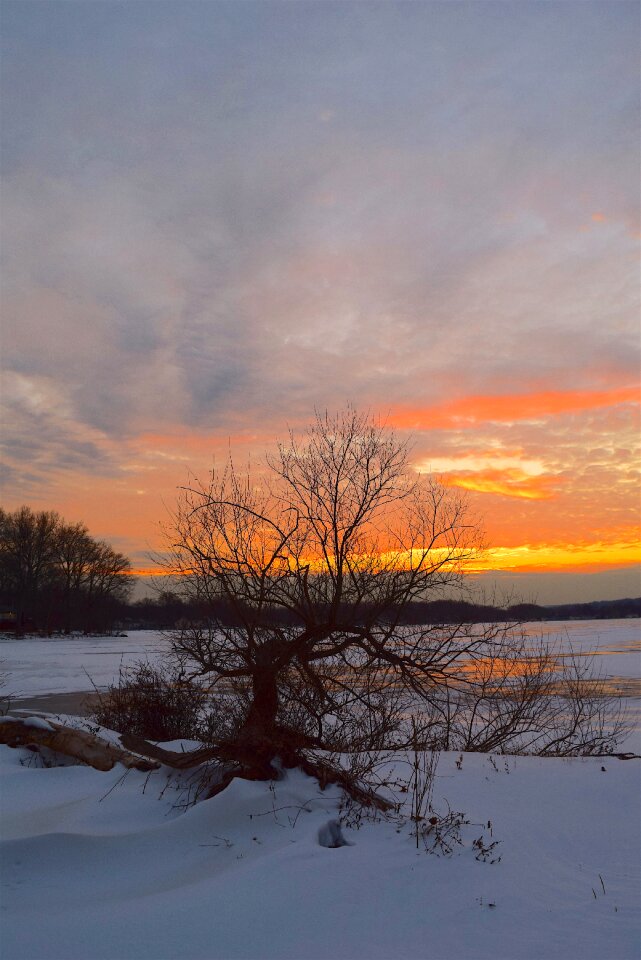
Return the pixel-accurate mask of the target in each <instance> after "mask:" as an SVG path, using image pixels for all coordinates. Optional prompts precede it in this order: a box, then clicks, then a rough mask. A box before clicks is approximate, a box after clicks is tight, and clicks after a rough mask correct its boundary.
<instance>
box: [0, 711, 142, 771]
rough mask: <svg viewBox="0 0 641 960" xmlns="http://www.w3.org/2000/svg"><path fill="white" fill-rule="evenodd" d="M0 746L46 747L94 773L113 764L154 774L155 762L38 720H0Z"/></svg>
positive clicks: (108, 768) (88, 734)
mask: <svg viewBox="0 0 641 960" xmlns="http://www.w3.org/2000/svg"><path fill="white" fill-rule="evenodd" d="M0 743H6V744H7V745H8V746H10V747H30V746H35V747H47V748H48V749H49V750H53V751H54V752H55V753H61V754H63V755H64V756H66V757H73V759H74V760H80V761H81V762H82V763H86V764H88V765H89V766H90V767H94V769H96V770H111V769H112V768H113V767H114V766H115V764H116V763H122V764H123V766H125V767H128V768H133V769H134V770H142V771H147V770H157V769H158V768H159V767H160V764H159V763H158V762H157V761H156V760H147V759H143V758H141V757H137V756H134V754H133V753H130V752H129V751H128V750H123V749H121V748H120V747H117V746H115V745H113V744H111V743H107V741H106V740H101V739H100V738H99V737H96V736H94V735H93V734H91V733H86V732H85V731H84V730H74V729H72V728H71V727H64V726H62V724H59V723H54V722H53V721H51V720H44V719H42V718H40V717H28V718H26V719H24V720H23V719H19V718H17V717H1V718H0Z"/></svg>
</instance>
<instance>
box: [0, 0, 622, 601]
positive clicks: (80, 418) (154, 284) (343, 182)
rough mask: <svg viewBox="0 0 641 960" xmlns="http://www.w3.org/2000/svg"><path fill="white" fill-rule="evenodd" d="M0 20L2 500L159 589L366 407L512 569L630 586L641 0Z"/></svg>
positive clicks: (211, 9) (579, 586)
mask: <svg viewBox="0 0 641 960" xmlns="http://www.w3.org/2000/svg"><path fill="white" fill-rule="evenodd" d="M3 9H4V16H3V58H2V62H3V66H2V69H3V89H4V94H3V105H2V141H3V160H2V173H3V179H4V183H3V190H2V230H3V234H4V237H3V286H2V313H3V334H2V365H3V380H2V400H3V412H2V435H3V446H4V452H3V465H4V477H3V486H2V502H3V505H4V506H5V507H7V508H11V509H12V508H14V507H16V506H19V505H20V504H22V503H28V504H29V505H31V506H32V507H34V508H36V509H55V510H58V511H59V512H60V513H61V514H62V515H63V516H64V517H65V518H66V519H67V520H83V521H84V522H85V523H86V524H87V525H88V526H89V528H90V531H91V533H92V534H93V535H95V536H99V537H104V538H106V539H108V540H109V542H110V543H111V544H112V545H113V546H115V547H116V548H117V549H120V550H123V551H124V552H126V553H127V554H128V555H129V556H131V558H132V561H133V563H134V566H135V567H136V568H137V569H139V570H145V569H148V568H149V567H150V560H149V558H148V551H149V550H150V549H157V548H158V547H159V545H160V543H161V541H160V539H159V531H158V523H159V522H160V521H162V520H164V519H166V515H167V509H168V508H169V509H170V508H171V507H172V505H173V504H174V502H175V499H176V488H177V487H178V486H179V485H180V484H184V483H185V481H186V480H187V477H188V471H191V472H192V473H194V474H196V475H198V476H203V475H204V474H206V471H207V469H208V468H209V467H210V466H211V464H212V460H213V459H214V458H215V459H216V460H217V461H218V462H220V460H221V458H222V459H224V458H225V457H226V455H227V453H228V450H229V449H230V447H231V449H232V450H233V451H234V452H235V453H237V455H238V457H239V458H240V460H241V461H243V462H245V461H246V460H247V457H248V456H251V458H252V461H254V460H255V458H257V457H258V456H259V455H260V454H261V453H262V451H263V450H264V449H265V448H266V447H268V446H269V445H270V444H271V443H273V441H274V439H275V438H276V437H277V436H282V435H283V434H284V433H285V432H286V428H287V426H288V425H289V426H292V427H295V428H296V427H299V426H303V425H305V424H306V423H307V422H309V420H310V418H311V417H313V413H314V409H315V408H318V409H325V408H329V409H330V410H335V409H337V408H339V407H342V406H344V405H345V403H346V402H351V403H353V404H355V405H356V406H357V407H358V408H359V409H367V410H370V411H372V413H375V414H380V415H381V417H382V418H383V419H384V420H386V422H387V423H389V424H390V425H392V426H394V427H396V428H397V429H398V431H399V433H400V434H401V435H402V436H405V435H408V434H411V436H412V437H413V441H414V446H413V453H412V460H413V463H414V464H415V466H416V467H417V468H420V469H421V470H432V471H435V472H437V473H438V474H440V475H441V476H442V478H443V480H444V482H445V483H447V484H451V485H454V486H456V487H460V488H463V489H465V490H467V491H469V497H470V499H471V502H472V505H473V508H474V510H475V511H476V512H477V513H478V514H479V515H480V516H481V517H482V518H483V520H484V526H485V529H486V535H487V541H488V543H489V545H490V547H491V548H492V549H491V552H490V553H489V555H488V558H487V566H488V569H490V570H495V571H498V574H497V575H496V576H497V577H498V578H499V579H500V582H501V584H503V585H508V586H509V585H511V584H512V583H516V588H517V590H518V591H519V592H520V593H521V594H522V595H524V596H526V598H527V599H531V598H538V599H539V600H540V601H541V602H557V601H563V600H567V601H574V600H586V599H603V598H606V597H624V596H631V595H635V596H637V595H639V594H640V593H641V583H640V580H639V571H640V569H641V567H640V561H641V550H640V548H639V520H640V494H639V427H640V418H639V399H640V394H639V370H640V364H639V346H640V329H639V266H638V264H639V260H638V256H639V239H640V223H639V212H640V198H639V169H640V166H639V165H640V153H639V136H640V130H641V127H640V118H639V26H640V24H639V10H640V7H639V4H638V3H636V2H634V3H628V2H626V0H622V2H610V0H608V2H598V3H591V2H576V3H575V2H562V3H556V2H550V3H539V2H536V3H528V2H498V3H495V2H483V0H481V2H476V3H463V2H461V3H458V2H433V3H432V2H425V3H421V2H416V3H402V4H396V3H392V2H390V3H370V2H359V3H350V2H340V3H334V2H321V3H315V2H311V3H306V2H300V3H281V2H269V0H266V2H258V3H254V2H229V3H226V2H215V3H214V2H194V3H192V2H190V0H181V2H171V0H169V2H163V3H160V2H158V3H147V2H145V0H139V2H126V3H117V2H113V3H112V2H109V3H103V2H93V3H89V2H64V3H63V2H56V0H47V2H44V3H40V2H11V0H5V2H4V3H3ZM515 575H516V579H514V576H515ZM492 576H494V575H492Z"/></svg>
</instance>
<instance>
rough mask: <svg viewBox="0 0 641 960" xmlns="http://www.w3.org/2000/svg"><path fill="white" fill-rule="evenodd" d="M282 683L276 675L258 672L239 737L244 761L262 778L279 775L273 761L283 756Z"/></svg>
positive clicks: (253, 681)
mask: <svg viewBox="0 0 641 960" xmlns="http://www.w3.org/2000/svg"><path fill="white" fill-rule="evenodd" d="M277 713H278V684H277V683H276V673H275V672H274V671H272V670H269V669H261V670H257V671H256V672H255V673H254V675H253V677H252V704H251V707H250V708H249V713H248V714H247V719H246V720H245V723H244V726H243V728H242V729H241V731H240V733H239V736H238V746H239V748H240V752H241V758H240V759H241V761H242V762H243V763H245V764H247V765H248V766H249V768H250V769H252V770H253V771H254V773H255V775H256V776H257V777H259V778H262V777H264V778H265V779H271V778H272V777H273V776H274V775H275V772H276V771H275V769H274V767H273V766H272V760H273V759H274V758H275V757H276V756H278V755H279V753H280V752H281V751H280V750H279V735H278V734H279V731H278V725H277V723H276V715H277Z"/></svg>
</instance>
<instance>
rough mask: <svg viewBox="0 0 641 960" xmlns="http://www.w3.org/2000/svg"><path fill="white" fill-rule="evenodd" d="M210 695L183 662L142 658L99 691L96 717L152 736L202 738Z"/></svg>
mask: <svg viewBox="0 0 641 960" xmlns="http://www.w3.org/2000/svg"><path fill="white" fill-rule="evenodd" d="M208 698H209V695H208V692H207V690H206V689H205V688H204V687H203V686H202V685H201V684H199V683H197V682H196V681H194V680H193V679H189V678H188V677H187V676H186V674H185V672H184V670H183V668H182V667H181V666H180V665H176V664H172V663H166V664H162V665H160V666H154V665H152V664H150V663H148V662H146V661H141V662H139V663H136V664H134V665H133V666H132V667H128V668H122V667H121V669H120V673H119V677H118V683H116V684H113V685H112V686H111V687H109V689H108V690H107V692H106V693H102V694H100V695H99V700H98V707H97V709H96V710H95V711H94V713H93V714H92V719H93V720H95V721H96V722H97V723H100V724H101V725H102V726H104V727H109V728H111V729H113V730H118V731H127V732H128V733H131V734H134V735H136V736H140V737H145V738H147V739H149V740H163V741H164V740H177V739H183V738H184V739H199V738H200V736H201V732H202V731H201V726H202V711H203V708H204V707H205V705H206V703H207V701H208Z"/></svg>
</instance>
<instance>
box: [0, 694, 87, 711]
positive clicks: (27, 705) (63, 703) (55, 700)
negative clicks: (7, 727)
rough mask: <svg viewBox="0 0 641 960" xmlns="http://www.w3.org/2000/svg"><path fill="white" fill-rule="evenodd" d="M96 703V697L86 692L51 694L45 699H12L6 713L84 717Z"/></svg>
mask: <svg viewBox="0 0 641 960" xmlns="http://www.w3.org/2000/svg"><path fill="white" fill-rule="evenodd" d="M97 702H98V697H97V695H96V694H95V693H93V692H89V691H87V690H84V691H80V692H78V693H52V694H49V695H48V696H46V697H27V698H26V699H24V700H23V699H17V698H16V699H12V700H11V701H10V702H9V704H8V712H9V713H16V712H18V711H20V712H24V711H25V710H29V711H31V710H32V711H33V712H34V713H62V714H68V715H70V716H75V717H86V716H88V715H89V714H90V713H92V712H93V711H94V710H95V708H96V705H97ZM5 709H7V708H6V707H5Z"/></svg>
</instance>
